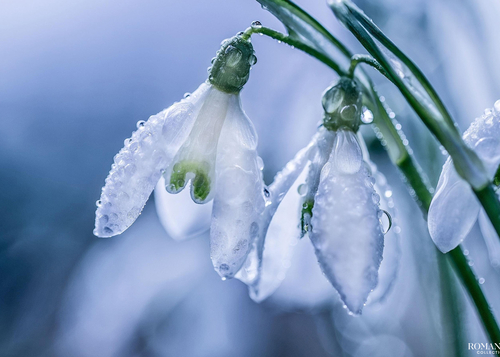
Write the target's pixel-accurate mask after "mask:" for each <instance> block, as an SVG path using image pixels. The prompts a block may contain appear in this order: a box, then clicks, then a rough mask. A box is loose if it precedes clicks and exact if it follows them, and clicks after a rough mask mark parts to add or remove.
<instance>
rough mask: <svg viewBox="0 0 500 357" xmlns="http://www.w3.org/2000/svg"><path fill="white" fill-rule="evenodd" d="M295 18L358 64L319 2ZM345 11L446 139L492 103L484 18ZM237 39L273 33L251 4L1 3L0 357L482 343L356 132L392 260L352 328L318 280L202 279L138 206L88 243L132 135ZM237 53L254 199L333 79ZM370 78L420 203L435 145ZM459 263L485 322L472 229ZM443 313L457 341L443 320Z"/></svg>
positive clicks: (308, 68)
mask: <svg viewBox="0 0 500 357" xmlns="http://www.w3.org/2000/svg"><path fill="white" fill-rule="evenodd" d="M297 3H298V4H299V5H301V6H303V7H304V8H306V9H307V10H308V11H310V12H311V13H312V14H313V15H314V16H316V17H317V18H318V19H319V20H320V21H321V22H322V23H323V24H324V25H325V26H326V27H327V28H328V29H330V30H331V31H332V32H333V33H334V34H336V35H337V36H338V37H339V38H340V39H341V40H342V41H344V42H345V43H346V44H347V45H348V46H349V47H350V48H351V49H353V50H357V51H359V52H364V51H362V49H361V48H360V46H359V45H358V44H357V43H356V41H355V40H354V39H353V38H352V37H351V36H350V35H349V34H348V32H347V31H346V30H345V29H344V28H342V27H341V26H340V25H339V24H338V22H337V21H336V20H335V18H334V17H333V15H332V13H331V11H330V10H329V9H328V8H327V6H326V4H325V2H324V1H322V0H318V1H316V0H314V1H306V0H301V1H297ZM357 4H358V5H359V6H360V7H361V8H363V9H364V10H365V11H366V12H367V14H368V15H369V16H371V17H372V18H374V20H375V21H376V22H377V23H378V24H379V25H380V26H381V27H382V29H383V30H384V31H385V32H386V33H387V34H388V35H389V36H390V37H391V38H392V39H393V40H394V41H395V42H396V43H397V44H398V45H400V46H401V48H402V49H403V50H404V51H406V53H407V54H408V55H409V56H410V57H411V58H413V59H414V60H415V61H416V63H417V64H418V65H419V66H420V67H421V68H422V69H423V71H424V73H426V74H427V75H428V77H429V78H430V80H431V82H432V83H433V84H434V85H435V86H436V88H437V90H438V92H439V93H440V94H441V95H442V97H443V99H444V101H445V102H446V104H447V105H448V107H449V108H450V110H451V112H452V114H453V115H454V118H455V119H456V120H457V122H458V124H459V127H460V128H461V130H465V129H466V128H467V126H468V125H469V124H470V122H471V121H472V120H473V119H474V118H475V117H477V116H479V115H481V114H482V111H483V110H484V109H485V108H487V107H491V106H492V105H493V102H494V101H495V100H496V99H499V98H500V67H499V66H498V59H499V58H500V45H499V44H500V35H499V31H498V19H499V18H500V3H499V2H498V1H495V0H485V1H481V2H476V1H473V0H460V1H452V0H409V1H404V2H401V1H396V0H381V1H369V0H363V1H358V2H357ZM253 20H260V21H261V22H262V23H263V24H264V25H266V26H269V27H273V28H276V29H279V30H283V27H282V25H281V24H280V23H279V22H278V21H277V20H276V19H275V18H274V17H272V15H270V14H269V13H267V12H266V11H264V10H262V9H261V7H260V5H259V4H258V3H257V2H256V1H252V0H240V1H234V0H213V1H201V0H185V1H182V2H179V1H169V0H166V1H159V0H150V1H141V2H139V1H130V0H124V1H97V0H87V1H82V0H74V1H63V0H45V1H36V0H32V1H28V0H17V1H10V0H4V1H2V2H0V120H1V129H0V131H1V133H2V140H0V167H1V171H0V172H1V173H0V187H1V188H0V356H9V357H10V356H97V357H101V356H102V357H107V356H158V357H159V356H214V357H215V356H218V357H222V356H430V355H432V356H437V355H439V356H442V355H450V356H453V355H467V353H470V352H469V351H467V350H466V347H465V343H466V342H486V338H485V336H484V334H483V332H482V329H481V326H480V325H479V324H478V322H477V317H476V315H475V312H474V310H472V309H471V308H470V305H469V302H468V299H467V297H466V296H465V295H464V293H463V292H462V291H461V288H460V287H459V286H458V285H457V284H456V281H455V279H454V278H453V276H452V277H451V278H450V279H451V281H452V287H454V291H453V292H452V294H451V295H450V294H448V295H446V292H445V294H444V295H443V291H442V290H441V288H440V284H439V279H440V275H439V269H438V263H437V261H436V254H435V249H434V247H433V245H432V243H431V240H430V238H429V237H428V235H427V233H426V224H425V221H424V220H423V217H422V215H421V214H420V211H419V208H418V207H417V206H416V204H415V203H413V201H412V199H411V197H410V196H409V194H408V193H407V190H406V188H405V186H404V184H403V183H402V182H401V179H400V176H399V174H398V173H397V171H396V170H395V169H394V168H393V167H391V165H390V163H389V162H388V159H387V157H386V154H385V153H384V151H383V150H382V149H381V147H380V146H379V144H378V143H377V142H375V141H374V140H373V134H372V133H371V132H370V131H369V130H368V131H366V132H365V134H366V138H367V142H368V143H369V147H370V150H371V152H372V156H373V159H374V161H375V162H376V163H377V164H378V165H379V168H380V169H381V171H383V172H384V173H385V174H386V176H387V177H388V181H389V183H390V184H391V185H392V186H393V191H394V196H393V198H394V200H395V203H396V207H397V209H398V216H397V218H398V224H399V226H400V227H401V234H402V242H403V256H402V265H401V269H400V272H399V278H398V280H397V282H396V284H395V286H394V289H393V292H392V294H391V295H390V296H389V298H388V299H387V301H386V302H385V303H384V304H383V305H380V306H374V307H370V308H367V309H366V311H365V312H364V314H363V316H362V317H352V316H349V315H347V314H346V311H345V310H344V309H342V304H341V303H340V302H339V301H338V297H337V296H336V295H335V293H334V292H333V289H332V288H330V287H329V286H328V285H327V284H326V285H325V284H324V281H323V280H321V279H322V277H321V275H320V274H316V275H314V274H311V276H308V275H305V276H303V277H302V278H303V279H302V280H299V281H301V282H302V283H301V284H297V283H294V284H291V285H290V284H288V285H287V284H286V283H285V284H284V285H283V286H282V287H281V288H280V289H279V290H278V292H277V293H276V295H275V296H273V297H272V298H271V299H269V300H268V301H265V302H264V303H262V304H255V303H254V302H252V301H251V300H250V298H249V297H248V294H247V289H246V287H245V286H244V285H243V284H242V283H241V282H239V281H236V280H232V281H226V282H222V281H221V280H220V279H219V277H218V275H217V274H216V273H215V272H214V271H213V269H212V266H211V262H210V257H209V246H208V237H206V236H201V237H198V238H195V239H193V240H189V241H186V242H181V243H179V242H174V241H173V240H172V239H170V238H169V237H168V236H167V234H166V233H165V232H164V231H163V228H162V227H161V225H160V224H159V221H158V218H157V216H156V212H155V209H154V204H153V202H149V203H148V205H147V206H146V209H145V210H144V213H143V214H142V215H141V217H140V218H139V219H138V220H137V222H136V223H135V224H134V225H133V226H132V228H130V229H129V230H128V231H126V232H125V233H124V234H122V235H121V236H118V237H114V238H112V239H98V238H96V237H94V236H93V235H92V230H93V225H94V212H95V201H96V200H97V199H98V198H99V194H100V188H101V187H102V185H103V184H104V178H105V177H106V174H107V172H108V170H109V168H110V165H111V163H112V159H113V156H114V155H115V154H116V153H117V152H118V150H119V149H120V148H121V147H122V145H123V140H124V139H125V138H127V137H129V136H130V133H131V132H132V131H133V130H134V129H135V123H136V122H137V121H138V120H145V119H147V118H148V117H149V116H150V115H152V114H155V113H157V112H159V111H160V110H162V109H163V108H165V107H168V106H169V105H170V104H172V103H173V102H174V101H177V100H179V99H180V98H181V97H182V95H183V93H185V92H190V91H193V90H194V89H196V87H197V86H198V85H199V84H200V83H201V82H202V81H204V80H205V79H206V68H207V67H208V66H209V64H210V59H211V58H212V57H213V56H214V54H215V51H217V49H218V47H219V43H220V42H221V40H222V39H224V38H227V37H230V36H232V35H234V34H235V33H236V32H238V31H242V30H244V29H245V28H246V27H248V26H249V25H250V23H251V22H252V21H253ZM253 42H254V46H255V50H256V54H257V57H258V63H257V65H256V66H255V67H254V68H253V69H252V73H251V77H250V81H249V83H248V84H247V86H246V87H245V89H244V90H243V92H242V101H243V106H244V108H245V110H246V112H247V114H248V115H249V117H250V118H251V119H252V120H253V122H254V124H255V126H256V129H257V131H258V133H259V140H260V141H259V151H260V154H261V156H262V157H263V159H264V162H265V165H266V166H265V170H264V174H265V179H266V181H267V182H268V183H269V182H270V181H271V180H272V177H273V175H274V174H275V173H276V172H277V171H278V170H279V169H280V167H282V166H283V165H284V164H285V163H286V162H287V161H288V160H289V159H290V158H292V157H293V155H294V154H295V152H296V151H298V150H299V149H300V148H301V147H303V146H304V145H305V144H306V143H307V142H308V141H309V138H310V136H311V135H312V134H313V133H314V131H315V130H316V124H317V122H318V121H319V120H320V119H321V115H322V108H321V103H320V98H321V93H322V91H323V90H324V88H326V87H327V86H328V85H329V84H330V83H331V82H332V81H333V80H335V76H333V74H332V72H331V71H330V70H329V69H328V68H327V67H326V66H324V65H323V64H321V63H319V62H317V61H316V60H314V59H312V58H309V57H307V56H306V55H305V54H303V53H300V52H298V51H295V50H293V49H291V48H290V47H287V46H285V45H283V44H278V43H276V42H274V41H272V40H270V39H268V38H264V37H260V36H255V38H254V40H253ZM369 71H370V73H371V74H374V76H373V78H375V79H376V81H377V82H380V85H379V87H378V88H379V91H380V93H381V94H383V95H384V96H385V97H386V98H387V102H388V104H389V105H390V106H391V107H392V109H393V110H394V111H395V112H396V114H397V118H398V119H399V120H400V122H402V124H403V128H404V129H405V131H406V133H407V135H408V136H409V139H410V143H412V145H413V148H414V150H415V154H416V157H417V159H419V161H420V162H421V164H422V166H423V167H424V168H425V169H426V171H427V172H428V173H429V176H430V179H431V181H432V182H433V183H434V184H435V183H436V181H437V178H438V176H439V172H440V169H441V165H442V163H443V161H444V156H442V155H441V153H440V150H439V148H438V145H437V144H436V142H435V141H434V139H432V138H431V137H430V136H429V135H428V133H427V132H426V130H425V128H424V127H423V126H422V125H421V124H420V123H419V122H418V120H417V119H416V118H415V116H414V115H413V113H412V112H411V110H410V109H409V108H408V106H407V105H405V104H404V101H403V100H402V98H401V96H400V95H399V93H398V92H397V90H396V89H395V88H394V87H393V86H392V85H390V84H388V83H387V82H385V81H384V80H383V79H382V78H381V77H380V76H378V75H377V74H375V73H373V72H371V70H369ZM150 201H152V199H151V200H150ZM186 214H189V213H186ZM292 224H293V223H292ZM466 244H467V247H468V249H469V250H470V255H471V256H474V257H477V258H476V259H474V261H472V263H473V264H474V267H475V269H476V271H477V272H478V274H479V275H480V276H482V277H483V278H484V279H485V284H484V288H485V290H486V291H487V293H488V297H489V299H490V300H491V302H492V304H493V306H494V307H495V308H497V309H498V308H500V301H499V298H498V296H500V295H499V293H500V280H499V278H500V277H499V275H498V272H497V271H495V270H494V269H492V268H491V267H490V266H489V263H488V260H487V258H486V257H487V254H486V250H485V247H484V243H483V242H482V240H481V239H480V237H479V233H478V230H477V229H476V230H475V231H474V232H473V233H472V234H471V236H470V237H469V238H467V241H466ZM299 258H300V257H298V258H297V259H299ZM309 258H311V262H312V260H313V259H314V258H312V257H311V256H310V257H309ZM313 263H314V262H313ZM311 269H316V268H315V267H312V268H311ZM300 273H304V272H303V271H302V272H301V271H299V272H298V274H300ZM316 276H319V280H321V281H318V279H316V280H315V278H314V277H316ZM285 282H286V281H285ZM450 296H451V297H452V298H453V299H456V303H457V304H458V306H459V307H460V311H461V313H462V314H461V319H462V322H464V323H465V325H464V326H466V327H467V328H462V329H459V330H457V329H456V328H455V327H454V325H453V324H452V322H453V321H452V320H453V318H452V317H451V316H449V315H447V313H446V311H449V309H448V308H447V306H448V305H449V301H450V300H449V299H450ZM497 315H498V313H497ZM457 343H458V346H462V345H461V344H463V345H464V348H463V349H461V348H457V347H456V346H457Z"/></svg>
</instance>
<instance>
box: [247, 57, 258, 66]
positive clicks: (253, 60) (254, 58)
mask: <svg viewBox="0 0 500 357" xmlns="http://www.w3.org/2000/svg"><path fill="white" fill-rule="evenodd" d="M248 63H250V66H253V65H254V64H256V63H257V57H256V56H255V55H251V56H250V57H249V58H248Z"/></svg>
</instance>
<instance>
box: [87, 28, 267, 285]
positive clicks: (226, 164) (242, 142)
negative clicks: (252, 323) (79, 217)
mask: <svg viewBox="0 0 500 357" xmlns="http://www.w3.org/2000/svg"><path fill="white" fill-rule="evenodd" d="M255 62H256V57H255V55H254V51H253V47H252V45H251V43H250V42H249V41H248V40H245V39H242V38H241V37H239V36H235V37H233V38H231V39H228V40H225V41H223V42H222V44H221V49H220V50H219V51H218V52H217V57H216V58H214V60H213V66H212V68H211V69H210V75H209V78H208V81H207V82H206V83H203V84H202V85H201V86H200V87H199V88H198V89H197V90H196V91H195V92H193V94H191V95H189V96H187V97H186V98H184V99H183V100H181V101H180V102H178V103H175V104H173V105H172V106H171V107H170V108H168V109H165V110H164V111H162V112H160V113H159V114H157V115H154V116H152V117H150V118H149V120H148V121H146V122H139V123H138V124H137V127H138V130H137V131H136V132H134V133H133V134H132V137H131V138H130V139H127V140H125V147H124V148H123V149H122V150H121V151H120V152H119V153H118V155H116V156H115V160H114V164H113V165H112V169H111V171H110V173H109V175H108V177H107V179H106V185H105V186H104V188H103V189H102V195H101V199H100V201H98V208H97V211H96V228H95V230H94V234H95V235H97V236H99V237H111V236H114V235H117V234H120V233H122V232H123V231H125V230H126V229H127V228H128V227H129V226H130V225H131V224H132V223H133V222H134V221H135V220H136V219H137V217H138V216H139V215H140V213H141V211H142V209H143V207H144V205H145V203H146V201H147V200H148V198H149V196H150V194H151V192H152V191H153V189H154V188H155V186H156V185H157V184H158V182H159V181H160V178H162V175H163V178H162V181H163V180H164V185H165V186H164V188H161V187H157V190H161V189H163V190H164V189H165V188H166V190H167V191H168V192H170V193H178V192H180V191H182V190H183V189H184V188H185V187H186V186H188V187H189V189H190V194H191V198H192V199H193V200H194V201H195V202H196V203H198V204H204V203H207V202H209V201H210V200H212V199H213V206H212V220H211V227H210V246H211V257H212V261H213V264H214V267H215V270H216V271H217V272H218V273H219V274H220V275H221V276H222V277H223V278H230V277H233V276H234V274H235V273H236V272H237V271H238V270H239V269H240V268H241V266H242V264H243V263H244V261H245V259H246V257H247V255H248V252H249V250H250V248H251V246H252V244H253V241H254V240H255V238H256V237H257V234H258V232H259V217H260V215H261V213H262V211H263V209H264V206H265V198H264V187H263V181H262V174H261V167H262V160H261V159H260V158H259V157H258V155H257V152H256V147H257V135H256V133H255V130H254V127H253V125H252V123H251V122H250V121H249V119H248V118H247V116H246V115H245V113H244V112H243V110H242V108H241V103H240V96H239V93H240V91H241V89H242V87H243V85H244V84H245V83H246V82H247V80H248V77H249V70H250V68H251V66H252V65H253V64H255ZM166 197H167V196H166V195H165V193H164V192H162V193H161V194H157V196H156V198H157V199H159V201H162V200H163V201H169V199H168V198H166ZM168 204H169V203H168V202H158V203H157V207H159V208H160V209H159V213H160V215H161V214H162V213H163V212H168V209H166V208H165V206H166V205H168ZM172 209H176V207H173V208H172ZM191 213H192V212H184V213H183V214H185V215H191ZM165 222H168V219H162V223H165ZM187 225H189V223H187V224H186V223H185V222H182V223H180V224H179V226H178V229H173V230H172V229H168V230H169V231H171V232H173V234H174V235H175V236H176V237H177V238H182V236H183V235H186V236H187V235H192V234H194V233H196V231H197V228H195V227H192V228H190V229H189V230H186V229H185V227H186V226H187ZM201 226H202V225H201ZM201 226H200V228H201ZM169 228H171V227H169Z"/></svg>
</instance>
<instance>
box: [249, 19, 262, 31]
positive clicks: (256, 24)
mask: <svg viewBox="0 0 500 357" xmlns="http://www.w3.org/2000/svg"><path fill="white" fill-rule="evenodd" d="M251 26H252V28H254V29H260V28H261V27H262V23H261V22H260V21H254V22H252V25H251Z"/></svg>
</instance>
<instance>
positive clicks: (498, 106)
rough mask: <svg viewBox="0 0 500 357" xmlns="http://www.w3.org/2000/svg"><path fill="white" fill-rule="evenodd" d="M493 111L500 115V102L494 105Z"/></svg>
mask: <svg viewBox="0 0 500 357" xmlns="http://www.w3.org/2000/svg"><path fill="white" fill-rule="evenodd" d="M493 109H494V110H495V112H496V114H497V115H499V114H500V100H497V101H496V102H495V104H493Z"/></svg>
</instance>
